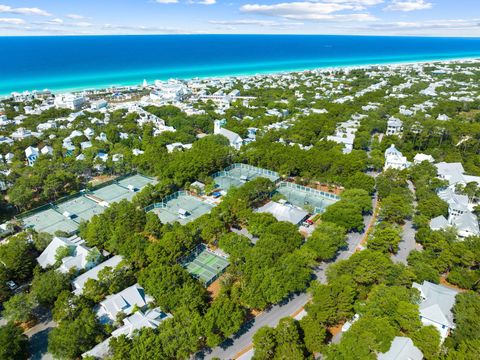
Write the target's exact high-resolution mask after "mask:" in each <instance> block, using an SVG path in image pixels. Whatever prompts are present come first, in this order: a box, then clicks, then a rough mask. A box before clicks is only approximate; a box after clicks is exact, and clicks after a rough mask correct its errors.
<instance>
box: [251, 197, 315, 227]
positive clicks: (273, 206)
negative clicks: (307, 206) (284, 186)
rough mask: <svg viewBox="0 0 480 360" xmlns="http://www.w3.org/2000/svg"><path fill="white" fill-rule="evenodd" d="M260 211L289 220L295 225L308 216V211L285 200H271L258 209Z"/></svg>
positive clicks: (276, 217) (281, 219)
mask: <svg viewBox="0 0 480 360" xmlns="http://www.w3.org/2000/svg"><path fill="white" fill-rule="evenodd" d="M257 212H259V213H269V214H272V215H273V216H274V217H275V219H277V220H278V221H287V222H289V223H292V224H294V225H299V224H301V223H302V222H303V220H305V219H306V218H307V216H308V212H307V211H305V210H303V209H300V208H298V207H296V206H294V205H292V204H290V203H288V202H287V201H285V200H280V201H279V202H275V201H270V202H268V203H267V204H265V205H263V206H262V207H260V208H258V209H257Z"/></svg>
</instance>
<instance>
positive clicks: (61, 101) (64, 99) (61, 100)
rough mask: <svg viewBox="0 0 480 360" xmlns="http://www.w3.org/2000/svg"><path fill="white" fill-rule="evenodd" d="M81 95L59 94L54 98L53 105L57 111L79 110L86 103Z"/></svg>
mask: <svg viewBox="0 0 480 360" xmlns="http://www.w3.org/2000/svg"><path fill="white" fill-rule="evenodd" d="M86 101H87V100H86V99H85V97H84V96H83V95H78V94H59V95H56V96H55V101H54V105H55V107H56V108H57V109H70V110H74V111H78V110H80V109H81V108H82V107H83V105H85V103H86Z"/></svg>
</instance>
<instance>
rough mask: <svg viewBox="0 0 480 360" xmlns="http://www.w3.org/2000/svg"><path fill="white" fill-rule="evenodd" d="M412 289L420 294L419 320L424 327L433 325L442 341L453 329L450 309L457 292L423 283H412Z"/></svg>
mask: <svg viewBox="0 0 480 360" xmlns="http://www.w3.org/2000/svg"><path fill="white" fill-rule="evenodd" d="M412 286H413V288H415V289H417V290H418V291H419V292H420V296H421V299H422V300H421V302H420V304H419V310H420V319H421V321H422V323H423V325H424V326H428V325H433V326H435V327H436V328H437V330H438V331H439V333H440V337H441V338H442V341H443V340H445V338H446V337H447V336H448V335H449V333H450V331H451V330H452V329H455V323H454V321H453V320H454V317H453V313H452V308H453V306H454V305H455V297H456V296H457V294H458V291H457V290H453V289H450V288H447V287H445V286H443V285H437V284H433V283H431V282H428V281H424V282H423V284H418V283H413V285H412Z"/></svg>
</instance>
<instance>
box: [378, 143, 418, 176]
mask: <svg viewBox="0 0 480 360" xmlns="http://www.w3.org/2000/svg"><path fill="white" fill-rule="evenodd" d="M410 165H411V164H410V162H409V161H408V160H407V158H406V157H405V156H403V154H402V153H401V152H400V151H399V150H397V148H395V145H394V144H392V145H390V147H389V148H388V149H387V150H386V151H385V165H384V167H383V170H387V169H397V170H404V169H406V168H408V167H409V166H410Z"/></svg>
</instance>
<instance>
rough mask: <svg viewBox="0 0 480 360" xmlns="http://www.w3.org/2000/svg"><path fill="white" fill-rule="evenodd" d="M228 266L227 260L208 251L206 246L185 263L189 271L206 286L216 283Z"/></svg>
mask: <svg viewBox="0 0 480 360" xmlns="http://www.w3.org/2000/svg"><path fill="white" fill-rule="evenodd" d="M198 251H200V253H198ZM228 265H229V263H228V260H227V259H225V258H224V257H222V256H219V255H217V254H215V253H213V252H212V251H210V250H208V249H207V247H206V246H204V247H202V248H201V249H200V250H196V251H195V252H194V253H192V256H191V257H190V258H189V259H188V260H187V262H185V263H184V266H185V268H186V269H187V271H188V272H189V273H190V274H192V275H193V276H194V277H195V278H197V279H199V280H200V281H202V282H203V283H204V284H205V285H206V286H208V285H210V284H211V283H212V282H214V281H215V280H216V279H217V278H218V276H219V275H220V274H221V273H223V271H224V270H225V269H226V268H227V266H228Z"/></svg>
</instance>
